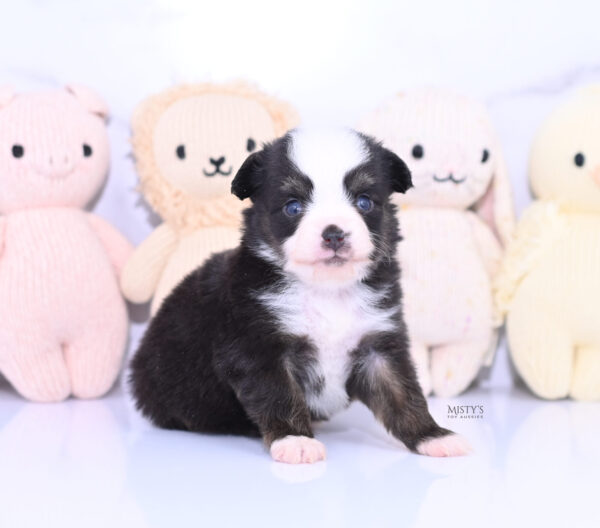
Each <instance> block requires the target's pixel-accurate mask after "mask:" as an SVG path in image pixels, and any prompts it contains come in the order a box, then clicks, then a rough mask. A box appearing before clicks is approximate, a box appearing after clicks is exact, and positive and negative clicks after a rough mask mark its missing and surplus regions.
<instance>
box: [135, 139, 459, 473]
mask: <svg viewBox="0 0 600 528" xmlns="http://www.w3.org/2000/svg"><path fill="white" fill-rule="evenodd" d="M410 186H411V179H410V173H409V171H408V169H407V167H406V165H405V164H404V163H403V162H402V160H400V158H398V157H397V156H396V155H395V154H393V153H392V152H390V151H388V150H386V149H385V148H383V147H382V146H381V145H379V144H378V143H376V142H375V141H373V140H372V139H370V138H368V137H366V136H363V135H360V134H358V133H356V132H354V131H350V130H341V131H327V132H326V131H320V132H313V133H311V132H307V131H301V130H296V131H293V132H291V133H289V134H287V135H286V136H284V137H282V138H280V139H278V140H276V141H274V142H273V143H271V144H269V145H266V146H265V147H264V149H263V150H262V151H260V152H256V153H254V154H252V155H251V156H250V157H249V158H248V159H247V160H246V162H245V163H244V164H243V166H242V167H241V168H240V170H239V172H238V173H237V175H236V177H235V179H234V180H233V182H232V186H231V187H232V192H233V193H234V194H235V195H236V196H238V197H239V198H240V199H244V198H248V197H249V198H250V199H251V200H252V206H251V207H250V208H249V209H247V210H246V211H245V227H244V234H243V238H242V242H241V245H240V246H239V247H238V248H236V249H234V250H230V251H226V252H223V253H219V254H216V255H214V256H212V257H211V258H210V259H209V260H208V261H207V262H206V264H205V265H203V266H202V267H201V268H199V269H197V270H196V271H194V272H193V273H191V274H190V275H189V276H188V277H186V278H185V279H184V280H183V281H182V282H181V284H179V286H178V287H177V288H176V289H175V290H174V291H173V292H172V294H171V295H170V296H169V297H168V298H167V299H165V301H164V302H163V304H162V306H161V308H160V310H159V312H158V313H157V314H156V316H155V317H154V319H153V320H152V322H151V324H150V326H149V328H148V330H147V332H146V335H145V336H144V339H143V341H142V344H141V346H140V348H139V350H138V352H137V354H136V356H135V357H134V359H133V361H132V372H131V382H132V385H133V393H134V396H135V399H136V402H137V406H138V408H139V409H140V410H141V411H142V412H143V414H144V415H146V416H147V417H148V418H150V419H151V420H152V421H153V422H154V423H155V424H156V425H158V426H161V427H166V428H174V429H184V430H189V431H200V432H211V433H228V434H245V435H256V436H258V435H260V436H262V437H263V439H264V441H265V443H266V445H267V446H269V447H270V451H271V455H272V456H273V458H274V459H275V460H278V461H282V462H289V463H300V462H315V461H317V460H321V459H324V458H325V448H324V446H323V444H321V442H319V441H318V440H316V439H314V438H313V432H312V427H311V420H320V419H326V418H328V417H330V416H331V415H332V414H333V413H335V412H336V411H339V410H341V409H344V408H345V407H346V406H347V405H348V404H349V402H350V401H351V400H353V399H357V400H360V401H362V402H363V403H365V404H366V405H367V406H368V407H369V408H370V409H371V410H372V411H373V412H374V414H375V416H376V417H377V418H378V419H379V420H381V422H383V424H384V425H385V427H386V428H387V429H388V430H389V431H390V432H391V433H392V434H393V435H394V436H396V437H397V438H398V439H400V440H401V441H402V442H404V444H405V445H406V446H407V447H408V448H409V449H410V450H412V451H415V452H419V453H422V454H426V455H432V456H451V455H461V454H464V453H466V452H467V451H468V445H467V443H466V442H465V441H464V440H463V439H462V438H461V437H459V436H457V435H455V434H453V433H451V432H450V431H448V430H447V429H443V428H441V427H440V426H438V425H437V424H436V422H435V421H434V420H433V418H432V417H431V415H430V414H429V411H428V409H427V403H426V401H425V398H424V397H423V394H422V393H421V389H420V388H419V384H418V383H417V381H416V377H415V370H414V368H413V365H412V363H411V361H410V359H409V353H408V345H407V335H406V328H405V325H404V322H403V319H402V312H401V304H400V300H401V299H400V297H401V294H400V288H399V282H398V276H399V270H398V264H397V263H396V260H395V254H396V243H397V240H398V239H399V236H398V225H397V220H396V216H395V214H394V206H393V205H392V204H391V203H390V201H389V196H390V194H391V193H392V192H405V191H406V190H407V189H408V188H409V187H410Z"/></svg>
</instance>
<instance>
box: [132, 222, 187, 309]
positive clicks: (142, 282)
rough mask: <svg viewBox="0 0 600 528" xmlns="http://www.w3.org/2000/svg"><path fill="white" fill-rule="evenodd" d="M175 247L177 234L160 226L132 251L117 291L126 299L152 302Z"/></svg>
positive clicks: (168, 227)
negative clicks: (119, 289) (119, 290)
mask: <svg viewBox="0 0 600 528" xmlns="http://www.w3.org/2000/svg"><path fill="white" fill-rule="evenodd" d="M176 245H177V233H176V232H175V231H174V230H173V229H172V228H171V227H170V226H169V225H167V224H166V223H164V224H161V225H160V226H159V227H157V228H156V229H155V230H154V231H153V232H152V233H151V234H150V236H149V237H148V238H147V239H146V240H144V241H143V242H142V243H141V244H140V245H139V246H138V247H137V248H136V250H135V251H134V252H133V255H132V256H131V258H130V259H129V260H128V261H127V263H126V264H125V267H124V268H123V273H122V275H121V290H122V292H123V295H124V296H125V298H126V299H128V300H129V301H131V302H134V303H144V302H148V301H149V300H150V299H151V298H152V296H153V295H154V292H155V290H156V286H157V285H158V281H159V279H160V276H161V274H162V272H163V270H164V268H165V265H166V263H167V261H168V259H169V256H170V255H171V253H172V252H173V250H174V249H175V246H176Z"/></svg>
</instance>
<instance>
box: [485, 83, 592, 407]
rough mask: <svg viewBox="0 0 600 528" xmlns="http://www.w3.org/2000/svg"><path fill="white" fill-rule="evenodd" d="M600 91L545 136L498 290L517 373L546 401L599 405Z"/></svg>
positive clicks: (553, 122)
mask: <svg viewBox="0 0 600 528" xmlns="http://www.w3.org/2000/svg"><path fill="white" fill-rule="evenodd" d="M599 139H600V86H594V87H592V86H590V87H587V88H586V89H584V90H582V91H581V92H580V93H578V94H577V96H576V97H574V98H573V99H571V100H569V101H568V102H567V103H565V104H563V105H562V106H560V107H559V108H558V109H557V110H556V111H555V112H554V113H553V114H551V116H550V117H549V118H548V120H547V121H546V122H545V123H544V125H543V126H542V128H541V130H540V131H539V133H538V135H537V137H536V139H535V141H534V144H533V148H532V152H531V159H530V167H529V177H530V181H531V187H532V190H533V192H534V194H535V195H536V196H537V198H538V201H536V202H534V203H533V205H531V206H530V207H529V208H528V209H527V210H526V211H525V213H524V214H523V217H522V219H521V220H520V222H519V225H518V227H517V232H516V237H515V239H514V241H513V242H512V243H511V244H510V245H509V247H508V249H507V252H506V255H505V259H504V261H503V263H502V268H501V273H500V274H499V276H498V279H497V281H496V285H495V289H496V299H497V302H498V305H499V306H500V307H501V309H502V311H503V312H505V313H507V322H506V324H507V335H508V341H509V347H510V351H511V355H512V358H513V361H514V363H515V366H516V368H517V370H518V372H519V374H520V375H521V376H522V378H523V379H524V380H525V382H526V383H527V385H529V387H530V388H531V390H532V391H533V392H535V393H536V394H537V395H538V396H541V397H542V398H549V399H553V398H562V397H565V396H571V397H573V398H575V399H578V400H600V271H599V270H600V142H599Z"/></svg>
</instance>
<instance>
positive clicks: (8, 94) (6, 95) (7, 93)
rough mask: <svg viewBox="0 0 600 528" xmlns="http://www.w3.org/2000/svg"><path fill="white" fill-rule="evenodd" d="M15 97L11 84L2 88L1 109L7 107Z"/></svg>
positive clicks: (0, 94)
mask: <svg viewBox="0 0 600 528" xmlns="http://www.w3.org/2000/svg"><path fill="white" fill-rule="evenodd" d="M14 97H15V90H14V89H13V87H12V86H10V85H9V84H4V85H2V86H0V108H3V107H5V106H6V105H7V104H9V103H10V102H11V101H12V100H13V99H14Z"/></svg>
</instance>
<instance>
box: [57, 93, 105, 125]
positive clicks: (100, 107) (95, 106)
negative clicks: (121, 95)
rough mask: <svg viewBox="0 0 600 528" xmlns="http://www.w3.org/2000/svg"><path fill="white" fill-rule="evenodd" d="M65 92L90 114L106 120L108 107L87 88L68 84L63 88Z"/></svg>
mask: <svg viewBox="0 0 600 528" xmlns="http://www.w3.org/2000/svg"><path fill="white" fill-rule="evenodd" d="M65 89H66V90H67V92H69V93H70V94H71V95H73V96H74V97H75V98H76V99H77V100H78V101H79V102H80V103H81V104H82V105H83V106H84V107H85V108H86V109H87V111H88V112H90V113H92V114H96V115H97V116H99V117H101V118H102V119H107V118H108V105H107V104H106V103H105V102H104V99H102V97H100V96H99V95H98V94H97V93H96V92H94V91H93V90H92V89H91V88H88V87H87V86H82V85H81V84H68V85H67V86H65Z"/></svg>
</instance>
